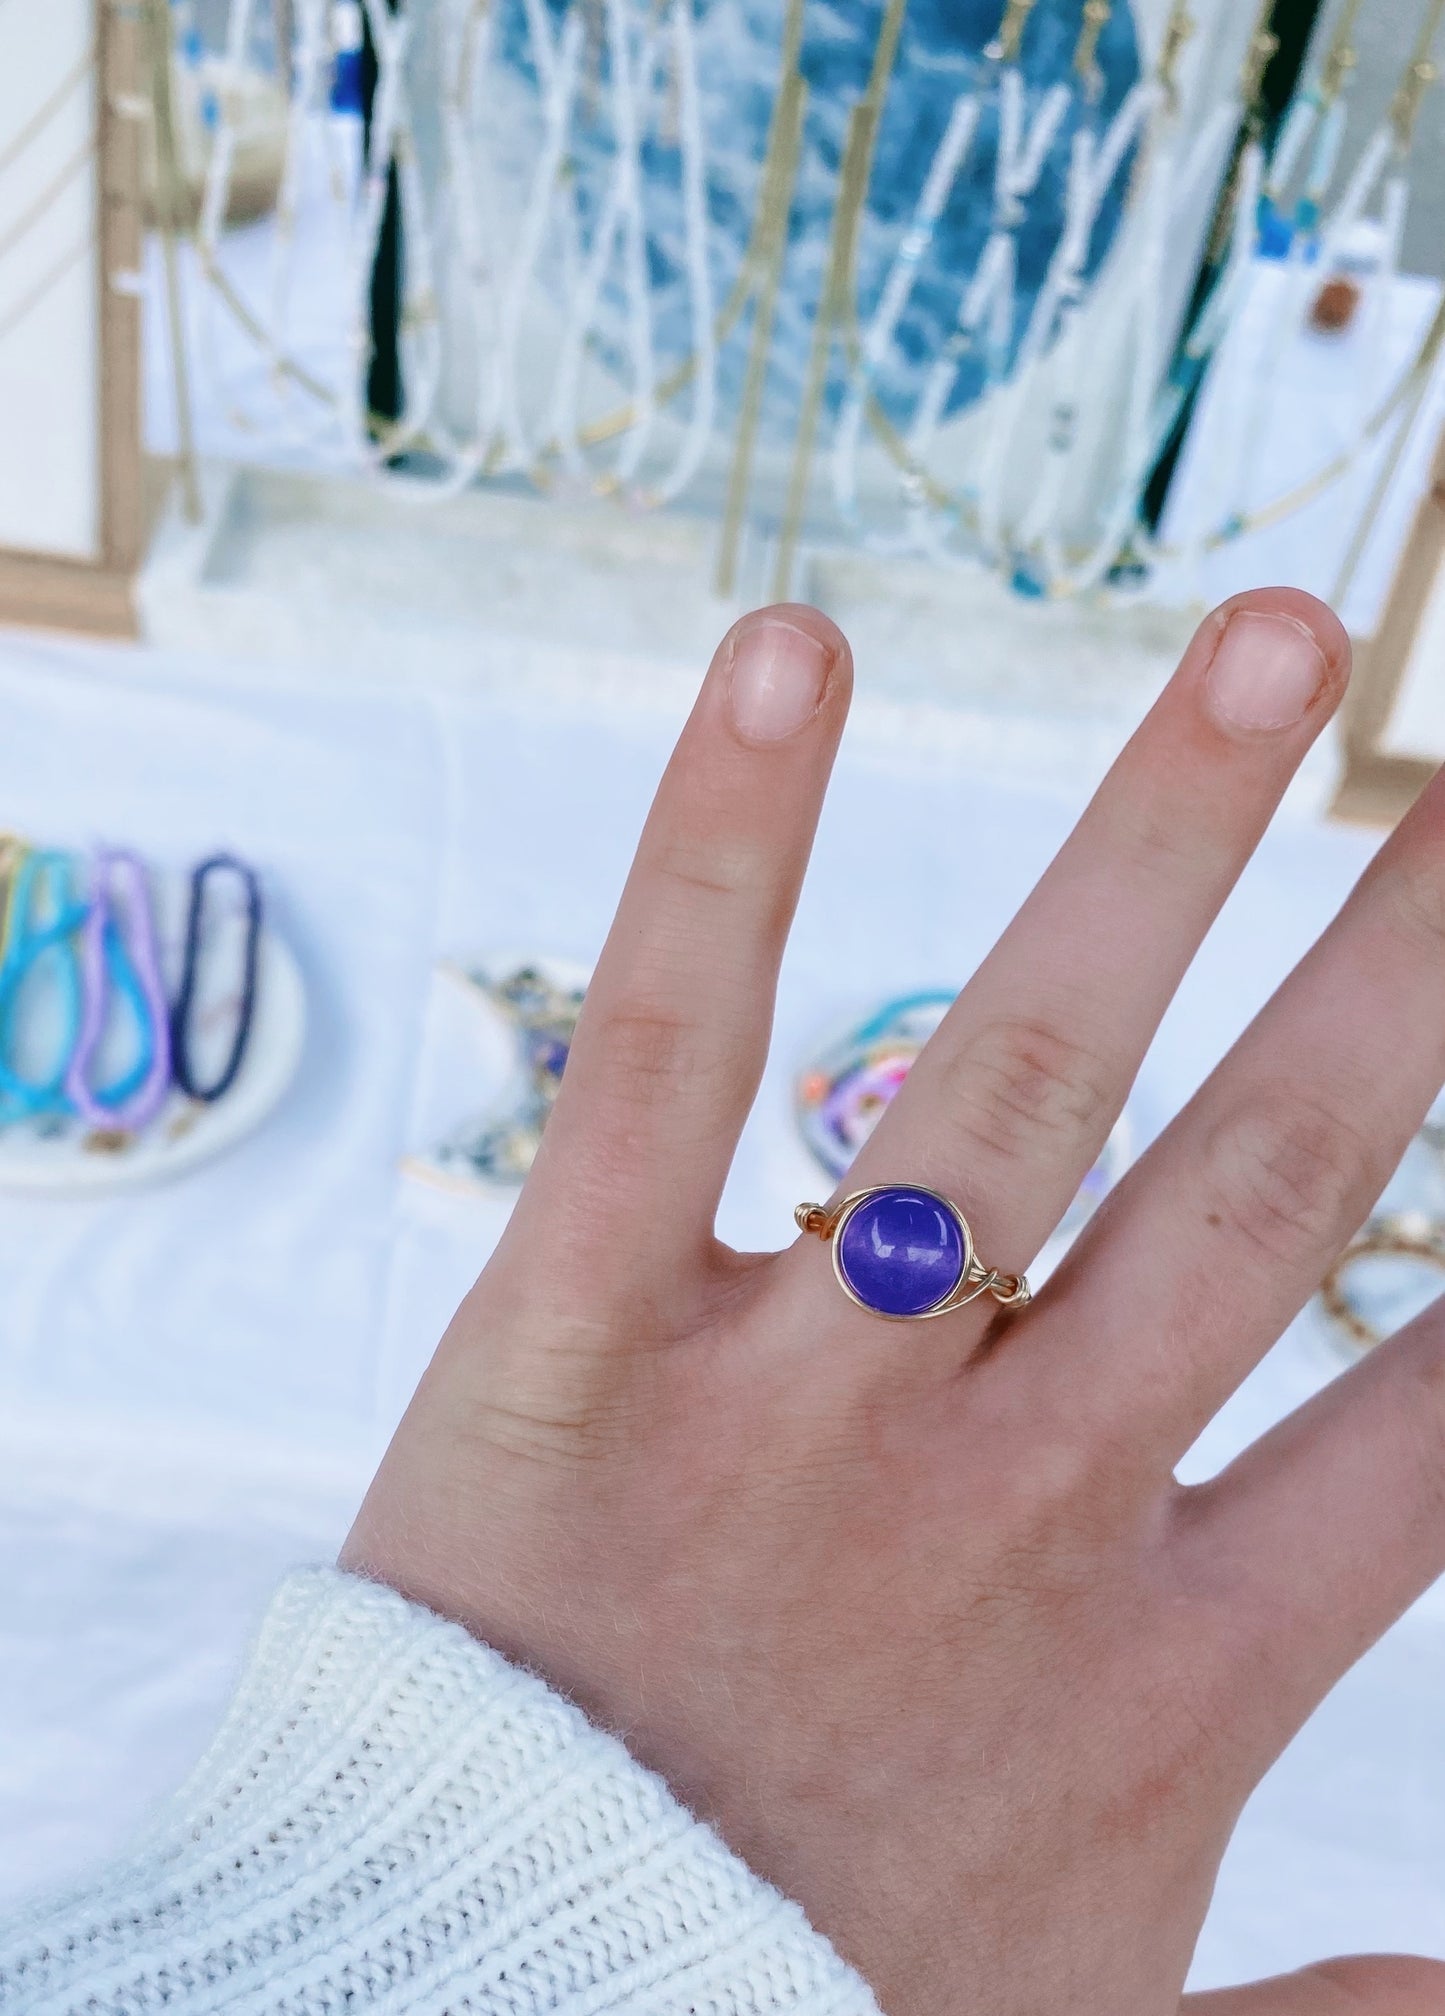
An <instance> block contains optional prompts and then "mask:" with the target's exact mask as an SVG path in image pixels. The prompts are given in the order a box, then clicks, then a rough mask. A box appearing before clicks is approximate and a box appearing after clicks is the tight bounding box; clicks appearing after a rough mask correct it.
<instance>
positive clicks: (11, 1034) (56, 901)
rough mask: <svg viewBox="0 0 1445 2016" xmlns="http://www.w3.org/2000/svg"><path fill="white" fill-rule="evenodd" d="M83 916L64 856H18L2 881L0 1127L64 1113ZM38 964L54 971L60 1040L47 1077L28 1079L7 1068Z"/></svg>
mask: <svg viewBox="0 0 1445 2016" xmlns="http://www.w3.org/2000/svg"><path fill="white" fill-rule="evenodd" d="M87 908H88V906H87V905H86V903H85V902H83V901H81V900H79V899H78V898H77V897H76V895H75V875H74V864H73V863H72V861H71V859H70V856H69V855H68V854H61V853H57V852H54V851H42V852H39V853H32V852H31V851H30V850H29V849H28V848H24V847H20V848H19V849H18V852H17V854H16V855H15V856H14V857H13V858H12V861H11V873H10V875H9V877H8V878H7V885H6V892H5V920H4V939H3V943H4V952H3V957H0V1119H3V1120H5V1121H13V1120H25V1119H36V1118H39V1117H40V1116H41V1115H44V1114H49V1113H64V1112H66V1111H68V1110H69V1099H68V1097H67V1094H66V1089H65V1088H66V1077H67V1074H68V1072H69V1069H70V1065H71V1062H72V1059H73V1058H74V1055H75V1047H76V1044H77V1042H78V1040H79V1035H80V1027H81V1020H82V996H83V986H82V981H81V973H80V966H79V962H78V960H77V958H76V951H75V943H74V939H75V933H76V932H77V931H78V930H79V929H80V928H81V926H82V925H83V924H84V922H85V919H86V914H87ZM42 960H46V961H47V963H48V964H51V965H53V966H54V968H55V976H54V977H55V981H56V986H57V990H58V998H59V1002H60V1014H61V1024H60V1027H61V1040H60V1043H59V1045H58V1048H57V1057H56V1061H55V1063H54V1064H53V1066H52V1068H51V1069H50V1071H49V1072H48V1073H47V1074H46V1075H44V1076H42V1077H38V1078H27V1077H25V1076H24V1074H23V1073H22V1072H21V1071H20V1070H19V1069H18V1068H17V1066H16V1065H15V1064H13V1063H12V1062H11V1058H12V1055H13V1051H14V1045H15V1040H16V1011H17V1005H18V1003H19V1001H20V998H21V995H22V992H23V990H24V988H25V986H26V984H27V982H29V981H30V980H32V978H33V976H34V975H35V973H36V971H37V969H38V967H39V965H40V962H41V961H42Z"/></svg>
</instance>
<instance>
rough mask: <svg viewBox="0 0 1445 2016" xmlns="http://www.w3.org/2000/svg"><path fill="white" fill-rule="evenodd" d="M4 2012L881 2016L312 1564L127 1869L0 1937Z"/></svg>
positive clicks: (476, 1680)
mask: <svg viewBox="0 0 1445 2016" xmlns="http://www.w3.org/2000/svg"><path fill="white" fill-rule="evenodd" d="M0 2009H3V2010H5V2011H11V2010H14V2011H15V2012H17V2016H19V2012H21V2011H23V2012H24V2016H81V2012H84V2016H102V2012H104V2016H150V2012H153V2011H160V2010H165V2011H166V2012H167V2016H188V2012H190V2011H192V2010H194V2011H196V2012H199V2011H200V2010H202V2009H204V2010H206V2011H207V2012H212V2011H216V2012H220V2011H226V2012H239V2011H242V2010H244V2011H247V2012H254V2016H313V2012H317V2016H319V2012H323V2011H324V2012H326V2016H336V2012H339V2011H345V2012H348V2016H353V2012H358V2011H363V2010H368V2011H369V2010H376V2011H380V2010H385V2011H387V2012H388V2016H404V2012H405V2016H483V2012H486V2016H534V2012H535V2016H541V2012H544V2011H545V2012H549V2016H600V2012H603V2011H608V2010H614V2009H616V2010H623V2009H625V2010H626V2011H627V2012H628V2016H654V2012H657V2016H662V2012H678V2016H681V2012H684V2011H686V2012H697V2016H774V2012H777V2016H782V2012H798V2016H877V2011H876V2005H875V2003H874V2001H873V1997H872V1995H871V1994H870V1992H869V1990H868V1989H867V1987H866V1986H865V1985H864V1983H863V1982H862V1981H861V1980H860V1979H859V1977H858V1976H857V1975H856V1974H854V1973H853V1972H852V1971H851V1970H850V1969H849V1968H847V1967H846V1966H845V1965H844V1964H843V1962H842V1961H841V1960H840V1959H839V1958H838V1956H837V1954H836V1953H835V1952H834V1951H833V1949H832V1947H831V1946H830V1945H829V1944H828V1943H827V1941H826V1940H824V1939H823V1938H821V1937H820V1936H819V1935H818V1934H817V1933H816V1932H814V1931H813V1930H812V1928H811V1927H810V1926H809V1924H808V1922H807V1920H806V1919H805V1917H804V1916H803V1913H802V1912H801V1911H800V1910H799V1909H798V1907H797V1906H796V1905H794V1904H791V1903H789V1902H788V1901H787V1900H786V1899H785V1898H783V1897H781V1896H780V1895H779V1894H778V1892H777V1891H776V1890H773V1889H772V1888H771V1887H770V1886H769V1885H768V1884H766V1883H763V1882H760V1881H759V1879H758V1878H757V1877H755V1876H754V1875H753V1874H752V1873H751V1872H750V1871H749V1870H748V1869H747V1868H746V1867H745V1866H744V1865H743V1864H742V1863H741V1862H739V1861H738V1859H737V1857H736V1856H735V1855H733V1854H731V1853H730V1851H729V1850H728V1849H727V1848H725V1847H724V1846H723V1844H722V1842H721V1841H720V1840H719V1839H718V1837H717V1836H716V1835H715V1834H714V1833H713V1832H712V1831H711V1830H710V1829H709V1828H707V1827H705V1826H704V1825H702V1823H701V1822H699V1821H698V1820H695V1819H694V1818H693V1817H692V1816H691V1815H690V1814H689V1813H687V1812H686V1811H684V1809H683V1808H682V1807H681V1806H680V1805H679V1804H678V1803H677V1801H676V1800H675V1799H674V1798H673V1797H672V1795H671V1793H670V1792H669V1791H668V1790H667V1788H666V1786H665V1785H664V1784H663V1783H662V1781H661V1780H660V1779H659V1778H657V1777H655V1776H653V1774H652V1773H651V1772H648V1771H644V1770H643V1769H642V1768H641V1766H640V1765H638V1764H635V1763H634V1762H633V1760H632V1759H631V1758H630V1757H629V1756H628V1754H627V1752H626V1751H625V1750H624V1749H623V1748H622V1746H621V1744H619V1743H618V1742H616V1741H615V1740H614V1739H613V1738H612V1737H610V1736H605V1735H602V1734H601V1733H600V1732H599V1731H597V1730H595V1729H594V1728H592V1726H591V1725H590V1724H589V1723H588V1722H587V1721H586V1720H585V1718H584V1717H583V1716H582V1715H581V1714H579V1712H578V1711H577V1710H576V1709H575V1708H573V1707H572V1706H571V1705H570V1704H569V1703H567V1702H566V1701H564V1700H562V1699H560V1698H559V1697H558V1696H557V1695H556V1694H554V1693H552V1692H551V1690H550V1689H549V1688H548V1687H546V1686H545V1685H544V1684H543V1683H542V1682H541V1681H540V1680H538V1679H536V1678H535V1677H533V1676H532V1675H531V1674H528V1673H524V1672H521V1671H519V1670H517V1669H516V1668H515V1667H512V1666H509V1665H508V1664H507V1662H506V1661H505V1660H503V1659H501V1658H499V1657H498V1655H497V1654H496V1653H494V1652H491V1651H488V1650H487V1648H486V1647H485V1646H483V1645H479V1644H478V1643H477V1642H476V1641H475V1640H474V1639H472V1638H470V1637H469V1636H468V1635H467V1633H466V1632H465V1631H463V1630H462V1629H461V1628H460V1627H459V1626H457V1625H455V1624H448V1623H444V1622H443V1621H442V1620H441V1619H439V1618H437V1617H434V1616H432V1615H431V1614H430V1612H428V1611H425V1610H421V1609H418V1608H417V1607H416V1606H415V1605H413V1604H410V1603H407V1602H405V1601H403V1599H402V1598H401V1597H400V1596H397V1595H396V1594H394V1593H393V1592H392V1591H391V1590H388V1589H382V1588H378V1587H376V1586H375V1585H373V1584H371V1583H367V1582H362V1581H358V1580H356V1579H355V1578H353V1577H351V1576H347V1575H342V1574H340V1573H338V1572H336V1571H334V1570H329V1569H328V1570H309V1571H307V1572H305V1573H302V1574H297V1575H293V1576H292V1577H290V1578H289V1579H288V1580H287V1581H286V1582H285V1583H283V1585H282V1587H281V1589H280V1591H279V1593H278V1594H277V1596H276V1598H275V1601H274V1602H273V1604H272V1606H271V1609H270V1611H269V1613H268V1615H267V1617H266V1621H265V1623H264V1625H263V1626H262V1629H261V1633H260V1637H259V1639H258V1641H257V1644H256V1648H255V1651H254V1654H253V1657H252V1659H251V1663H250V1665H249V1667H248V1668H247V1670H246V1673H245V1676H244V1678H243V1679H242V1682H241V1685H240V1689H239V1691H238V1693H237V1695H236V1699H235V1701H234V1702H233V1704H232V1706H231V1709H230V1711H229V1713H228V1715H227V1717H226V1720H225V1722H224V1724H223V1726H222V1728H221V1731H220V1734H219V1735H218V1737H217V1738H216V1741H215V1742H214V1744H213V1745H212V1747H211V1749H210V1751H209V1752H208V1754H207V1755H206V1757H205V1758H204V1759H203V1761H202V1762H201V1764H200V1765H199V1766H198V1768H197V1770H196V1771H195V1773H194V1774H193V1776H192V1778H191V1779H190V1782H189V1783H188V1784H187V1785H186V1786H185V1787H184V1789H183V1790H182V1791H181V1792H180V1793H179V1794H178V1795H177V1796H176V1798H175V1799H174V1800H173V1801H171V1802H170V1804H169V1805H168V1806H167V1807H166V1808H165V1809H164V1811H163V1812H162V1813H161V1814H160V1815H159V1816H158V1817H157V1819H156V1821H155V1823H154V1824H153V1826H152V1827H151V1828H150V1830H149V1831H148V1832H147V1834H146V1835H145V1836H144V1837H143V1839H142V1840H141V1841H140V1842H138V1843H137V1845H136V1847H135V1848H134V1850H133V1851H132V1852H131V1853H130V1854H129V1855H127V1856H126V1857H125V1858H124V1860H123V1861H121V1862H119V1863H117V1864H115V1865H113V1866H112V1867H111V1868H109V1869H108V1870H106V1871H104V1872H103V1873H102V1874H101V1876H100V1877H99V1878H98V1879H97V1880H96V1881H95V1882H93V1883H92V1884H91V1885H89V1886H88V1887H87V1888H85V1889H84V1890H83V1891H81V1892H79V1893H77V1894H75V1895H73V1896H71V1897H68V1898H65V1899H63V1900H60V1901H57V1902H55V1903H52V1904H47V1905H42V1906H39V1907H32V1908H31V1909H30V1910H29V1911H27V1912H26V1913H25V1914H24V1916H23V1918H22V1919H18V1920H16V1921H14V1922H13V1923H11V1924H9V1925H0Z"/></svg>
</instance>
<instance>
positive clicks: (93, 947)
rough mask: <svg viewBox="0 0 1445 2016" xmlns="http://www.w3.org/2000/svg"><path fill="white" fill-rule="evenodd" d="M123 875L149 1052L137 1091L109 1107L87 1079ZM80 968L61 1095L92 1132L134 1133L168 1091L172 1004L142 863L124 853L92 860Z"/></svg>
mask: <svg viewBox="0 0 1445 2016" xmlns="http://www.w3.org/2000/svg"><path fill="white" fill-rule="evenodd" d="M122 877H124V878H125V880H126V882H127V883H128V885H129V888H128V895H127V901H126V910H127V913H128V918H129V924H130V929H129V932H128V933H127V934H126V935H127V939H128V950H129V953H130V958H131V964H132V966H133V968H134V971H135V975H136V978H137V980H138V981H139V982H140V991H141V995H142V998H143V999H144V1002H145V1009H146V1016H147V1019H148V1021H149V1024H150V1036H151V1044H152V1051H151V1064H150V1069H149V1071H147V1073H146V1075H145V1078H144V1079H143V1080H142V1082H141V1084H140V1085H139V1086H138V1087H137V1089H136V1090H135V1092H134V1093H132V1095H131V1096H130V1098H128V1099H124V1100H121V1101H119V1102H118V1103H116V1104H114V1105H107V1104H106V1103H105V1102H104V1100H102V1099H98V1098H97V1097H96V1096H95V1093H94V1092H93V1091H92V1089H91V1087H90V1084H89V1082H88V1079H87V1075H86V1074H87V1072H88V1070H89V1068H90V1063H91V1060H92V1058H93V1057H94V1055H95V1052H96V1050H97V1048H98V1047H99V1044H100V1039H101V1036H102V1034H103V1032H104V1029H105V1009H106V998H107V994H108V986H107V973H106V964H107V962H106V950H105V934H106V929H107V927H110V928H111V929H112V930H114V931H115V932H116V933H117V934H119V933H120V928H121V927H120V918H119V915H118V912H117V908H116V903H115V892H114V885H116V884H118V883H119V881H120V880H121V878H122ZM80 964H81V975H82V979H83V983H84V989H85V1000H84V1006H83V1008H82V1010H81V1017H80V1034H79V1037H78V1038H77V1040H76V1045H75V1049H74V1052H73V1053H72V1055H71V1059H70V1067H69V1069H68V1070H67V1072H66V1074H65V1092H66V1096H67V1098H68V1099H69V1100H70V1102H71V1104H72V1105H73V1106H74V1107H75V1110H76V1111H77V1112H78V1113H79V1114H80V1115H81V1117H82V1118H83V1119H85V1120H88V1121H89V1122H90V1124H91V1126H92V1127H106V1128H119V1129H122V1130H123V1131H125V1132H126V1133H137V1132H139V1130H140V1129H141V1128H142V1127H144V1126H146V1125H147V1123H148V1122H149V1121H151V1120H153V1119H154V1118H155V1116H156V1114H157V1113H158V1112H159V1111H160V1108H161V1105H162V1104H163V1102H164V1100H165V1096H166V1094H167V1092H169V1090H170V1085H171V1022H170V1004H169V1002H168V1001H167V999H166V990H165V983H164V981H163V980H162V978H161V969H160V953H159V949H158V946H157V943H156V925H155V914H154V912H153V911H152V909H151V896H150V883H149V881H148V879H147V876H146V871H145V864H144V863H143V862H142V861H141V860H140V859H139V858H138V857H137V856H136V855H134V854H130V853H127V852H125V851H124V850H123V849H120V848H114V847H103V848H101V849H100V850H99V851H98V852H97V854H96V856H95V861H94V864H93V867H92V871H91V903H90V910H89V913H88V915H87V917H86V920H85V924H84V926H83V928H82V932H81V947H80Z"/></svg>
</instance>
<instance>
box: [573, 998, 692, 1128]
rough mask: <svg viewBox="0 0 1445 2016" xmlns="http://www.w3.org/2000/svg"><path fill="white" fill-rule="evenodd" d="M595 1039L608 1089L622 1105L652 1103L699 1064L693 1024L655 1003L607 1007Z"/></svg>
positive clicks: (682, 1082)
mask: <svg viewBox="0 0 1445 2016" xmlns="http://www.w3.org/2000/svg"><path fill="white" fill-rule="evenodd" d="M596 1041H597V1047H598V1052H599V1054H600V1055H601V1057H602V1058H603V1059H604V1060H605V1064H604V1068H605V1071H606V1076H607V1086H608V1090H609V1091H610V1093H611V1094H612V1096H613V1097H615V1098H617V1099H619V1100H621V1101H622V1102H623V1103H624V1104H627V1105H635V1106H650V1105H652V1104H653V1103H654V1102H655V1101H656V1100H657V1099H658V1098H659V1097H660V1096H665V1095H666V1094H668V1093H670V1092H672V1091H674V1090H676V1089H677V1088H678V1087H679V1086H681V1085H683V1084H685V1083H686V1082H687V1081H688V1080H689V1079H690V1078H692V1077H693V1076H694V1075H695V1074H696V1071H697V1069H698V1064H699V1059H698V1042H697V1030H696V1027H695V1025H694V1023H693V1022H692V1020H691V1019H690V1018H688V1017H686V1016H683V1015H680V1014H677V1013H676V1012H674V1011H673V1010H670V1009H667V1008H664V1007H662V1006H661V1005H659V1004H657V1003H652V1002H645V1001H644V1002H636V1001H634V1002H625V1003H620V1004H618V1005H617V1006H616V1007H613V1008H610V1009H608V1010H607V1011H606V1012H605V1013H604V1014H603V1017H602V1020H601V1023H600V1024H599V1026H598V1027H597V1030H596Z"/></svg>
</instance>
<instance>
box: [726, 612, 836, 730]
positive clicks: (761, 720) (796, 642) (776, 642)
mask: <svg viewBox="0 0 1445 2016" xmlns="http://www.w3.org/2000/svg"><path fill="white" fill-rule="evenodd" d="M832 665H833V654H832V652H831V651H830V650H829V649H828V648H827V646H826V645H824V644H821V643H819V641H818V639H817V638H816V637H814V636H812V635H811V634H810V633H809V632H808V631H806V630H799V629H797V628H796V627H795V626H794V625H793V624H791V623H784V622H782V621H780V620H779V619H778V618H777V617H770V618H769V619H768V620H767V621H766V622H762V623H752V624H749V625H748V627H747V628H746V629H745V630H743V631H742V632H741V633H740V634H739V635H738V636H737V637H735V638H734V639H733V646H732V667H731V671H730V673H729V678H728V702H729V705H730V706H731V708H732V717H733V726H734V727H735V728H736V729H737V731H738V733H739V735H741V736H742V738H743V740H744V741H745V742H781V741H782V740H783V738H784V737H785V736H787V735H793V734H796V732H797V731H798V729H799V728H801V727H802V726H803V725H804V723H805V722H808V721H811V720H812V718H813V716H814V715H815V714H816V713H817V711H818V709H819V707H820V706H821V705H822V700H823V691H824V688H825V687H826V686H827V684H828V674H829V672H830V671H831V669H832Z"/></svg>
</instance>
